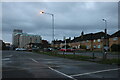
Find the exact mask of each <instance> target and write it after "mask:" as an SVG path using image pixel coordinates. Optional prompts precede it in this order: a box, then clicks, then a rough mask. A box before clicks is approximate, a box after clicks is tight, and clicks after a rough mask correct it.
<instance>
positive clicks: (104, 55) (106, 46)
mask: <svg viewBox="0 0 120 80" xmlns="http://www.w3.org/2000/svg"><path fill="white" fill-rule="evenodd" d="M102 20H103V21H104V22H105V37H104V39H105V43H106V44H105V46H104V48H103V49H104V50H105V53H103V59H106V57H107V53H106V52H107V50H108V42H107V20H106V19H102Z"/></svg>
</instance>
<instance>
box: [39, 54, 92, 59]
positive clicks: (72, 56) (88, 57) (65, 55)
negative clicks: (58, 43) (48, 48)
mask: <svg viewBox="0 0 120 80" xmlns="http://www.w3.org/2000/svg"><path fill="white" fill-rule="evenodd" d="M38 53H39V54H46V55H49V56H56V57H62V58H68V59H74V60H88V59H92V57H90V56H81V55H74V54H57V52H38Z"/></svg>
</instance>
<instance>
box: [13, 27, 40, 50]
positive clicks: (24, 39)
mask: <svg viewBox="0 0 120 80" xmlns="http://www.w3.org/2000/svg"><path fill="white" fill-rule="evenodd" d="M41 40H42V39H41V36H39V35H31V34H27V33H23V32H22V30H18V29H15V30H13V45H14V46H15V47H20V48H26V47H27V44H29V43H41Z"/></svg>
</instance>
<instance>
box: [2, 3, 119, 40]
mask: <svg viewBox="0 0 120 80" xmlns="http://www.w3.org/2000/svg"><path fill="white" fill-rule="evenodd" d="M41 10H44V11H45V12H47V13H52V14H54V16H55V39H63V36H66V37H72V38H73V37H74V36H76V37H78V36H80V34H81V32H82V31H84V34H88V33H96V32H100V31H104V28H105V25H104V22H103V21H102V19H103V18H104V19H106V20H107V22H108V25H107V28H108V33H109V34H113V33H114V32H116V31H117V30H118V3H117V2H6V3H2V36H3V41H5V42H12V32H13V29H22V30H23V32H25V33H28V34H35V35H36V34H37V35H41V37H42V39H45V40H48V41H51V40H52V24H51V23H52V17H51V16H50V15H46V14H39V12H40V11H41Z"/></svg>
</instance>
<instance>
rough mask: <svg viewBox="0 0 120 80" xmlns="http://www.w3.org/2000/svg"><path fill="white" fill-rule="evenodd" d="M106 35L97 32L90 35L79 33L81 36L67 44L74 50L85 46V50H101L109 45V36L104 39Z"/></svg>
mask: <svg viewBox="0 0 120 80" xmlns="http://www.w3.org/2000/svg"><path fill="white" fill-rule="evenodd" d="M105 36H106V34H105V33H104V32H98V33H90V34H85V35H84V34H83V32H82V33H81V36H79V37H76V38H74V39H73V40H72V42H71V43H70V44H69V45H70V46H71V47H75V48H81V46H85V47H86V49H87V50H99V51H101V50H103V46H105V45H106V43H107V45H108V44H109V39H108V38H109V35H108V34H107V36H108V37H106V38H105Z"/></svg>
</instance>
